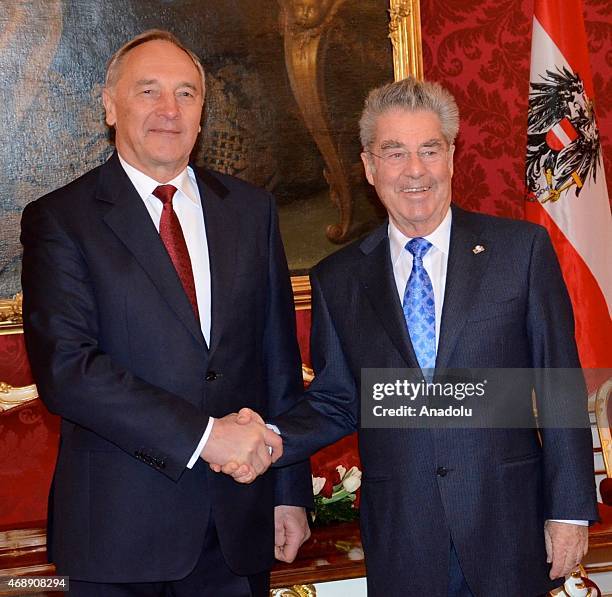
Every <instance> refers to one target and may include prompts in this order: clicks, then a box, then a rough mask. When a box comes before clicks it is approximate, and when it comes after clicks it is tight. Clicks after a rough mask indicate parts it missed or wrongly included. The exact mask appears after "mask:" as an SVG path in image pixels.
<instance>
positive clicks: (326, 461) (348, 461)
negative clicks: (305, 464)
mask: <svg viewBox="0 0 612 597" xmlns="http://www.w3.org/2000/svg"><path fill="white" fill-rule="evenodd" d="M311 466H312V472H313V474H312V492H313V495H314V503H315V510H314V512H313V513H312V520H313V523H314V524H315V525H319V526H323V525H327V524H331V523H334V522H350V521H351V520H355V519H357V518H359V500H360V496H361V490H360V487H361V470H360V462H359V456H358V455H357V441H356V438H355V437H354V436H349V437H347V438H344V439H343V440H340V442H337V443H336V444H334V445H332V446H329V447H328V448H325V449H324V450H321V451H320V452H318V453H317V454H316V455H315V456H313V457H312V459H311Z"/></svg>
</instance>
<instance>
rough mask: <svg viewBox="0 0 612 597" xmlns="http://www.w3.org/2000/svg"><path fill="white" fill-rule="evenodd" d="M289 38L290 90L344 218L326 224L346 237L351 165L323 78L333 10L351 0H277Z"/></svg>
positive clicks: (336, 237)
mask: <svg viewBox="0 0 612 597" xmlns="http://www.w3.org/2000/svg"><path fill="white" fill-rule="evenodd" d="M278 1H279V4H280V7H281V27H282V33H283V36H284V40H285V65H286V67H287V73H288V75H289V82H290V83H291V90H292V91H293V95H294V97H295V100H296V102H297V104H298V106H299V108H300V111H301V113H302V117H303V118H304V122H305V123H306V127H307V128H308V130H309V131H310V134H311V135H312V137H313V139H314V140H315V143H316V144H317V147H318V148H319V151H320V152H321V155H322V156H323V159H324V160H325V164H326V169H325V171H324V175H325V179H326V180H327V182H328V184H329V189H330V196H331V199H332V201H333V202H334V204H335V205H336V207H337V209H338V214H339V218H340V221H339V222H338V223H337V224H330V225H329V226H328V227H327V231H326V234H327V238H329V240H331V241H332V242H343V241H345V240H346V239H347V234H348V231H349V226H350V224H351V218H352V215H353V198H352V195H351V191H350V185H349V168H348V165H347V164H345V163H344V161H343V160H342V157H341V155H340V152H339V151H338V147H337V146H336V143H335V141H334V139H333V137H332V134H331V127H330V126H329V118H328V115H327V110H326V108H325V106H326V105H327V102H326V100H325V90H324V88H323V84H322V79H323V73H324V70H325V55H326V50H327V34H328V33H329V30H330V28H331V26H332V23H333V19H334V16H335V15H336V13H337V12H338V9H339V8H340V7H341V6H342V4H344V2H346V0H278Z"/></svg>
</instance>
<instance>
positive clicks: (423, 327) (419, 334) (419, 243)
mask: <svg viewBox="0 0 612 597" xmlns="http://www.w3.org/2000/svg"><path fill="white" fill-rule="evenodd" d="M431 246H432V245H431V243H430V242H429V241H428V240H425V239H424V238H413V239H412V240H411V241H408V242H407V243H406V247H405V248H406V250H407V251H410V253H412V257H413V260H412V271H411V272H410V278H408V283H407V284H406V291H405V292H404V302H403V303H402V308H403V309H404V318H405V319H406V325H407V326H408V334H409V335H410V340H411V341H412V346H413V348H414V352H415V354H416V358H417V360H418V362H419V365H420V366H421V369H433V368H434V367H435V365H436V305H435V302H434V292H433V286H432V285H431V279H430V278H429V274H428V273H427V271H426V270H425V268H424V267H423V256H424V255H425V253H427V251H429V249H430V248H431ZM428 377H429V375H428Z"/></svg>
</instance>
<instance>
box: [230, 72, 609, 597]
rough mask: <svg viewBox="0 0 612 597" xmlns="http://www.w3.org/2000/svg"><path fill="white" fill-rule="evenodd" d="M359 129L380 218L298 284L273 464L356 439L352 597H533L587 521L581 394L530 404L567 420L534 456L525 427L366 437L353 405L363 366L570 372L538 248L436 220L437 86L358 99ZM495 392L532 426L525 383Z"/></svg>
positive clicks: (569, 342)
mask: <svg viewBox="0 0 612 597" xmlns="http://www.w3.org/2000/svg"><path fill="white" fill-rule="evenodd" d="M360 126H361V140H362V144H363V148H364V150H363V153H362V159H363V163H364V166H365V171H366V176H367V178H368V181H369V182H370V183H371V184H372V185H374V186H375V188H376V191H377V193H378V196H379V197H380V199H381V201H382V203H383V204H384V205H385V207H386V209H387V212H388V215H389V220H388V222H387V223H385V224H384V225H383V226H381V227H380V228H378V229H377V230H375V231H374V232H373V233H372V234H370V235H369V236H368V237H367V238H365V239H364V240H362V241H359V242H356V243H354V244H352V245H351V246H349V247H346V248H345V249H343V250H341V251H338V252H337V253H335V254H334V255H332V256H330V257H328V258H327V259H325V260H324V261H323V262H321V263H320V264H319V265H317V266H316V267H315V268H314V269H313V271H312V273H311V285H312V309H313V327H312V335H311V341H312V346H311V350H312V360H313V366H314V369H315V373H316V377H315V380H314V382H313V383H312V385H311V386H310V389H309V392H308V395H307V399H305V400H304V401H303V402H301V403H300V404H299V405H297V406H296V407H294V408H293V409H292V410H291V411H290V412H289V413H286V414H284V415H282V416H280V417H277V418H275V419H273V423H274V424H276V425H277V426H278V428H279V429H280V432H281V434H282V437H283V442H284V455H283V458H282V459H281V460H280V461H279V463H278V464H283V463H287V462H293V461H295V460H296V459H299V458H302V457H304V456H305V455H306V454H309V453H312V452H314V451H316V450H317V449H319V448H320V447H321V446H323V445H326V444H328V443H330V442H332V441H335V440H336V439H338V438H340V437H341V436H343V435H345V434H347V433H350V432H352V431H354V430H358V431H359V449H360V454H361V461H362V465H363V478H362V481H363V483H362V496H361V528H362V539H363V545H364V550H365V554H366V566H367V576H368V578H367V582H368V594H369V595H374V596H376V595H381V596H382V595H385V596H386V595H392V596H397V597H400V596H404V595H427V596H431V597H447V596H453V597H459V596H461V597H464V596H469V595H475V596H476V597H485V596H486V597H491V596H497V595H499V596H502V595H504V596H505V595H511V596H513V597H514V596H519V595H520V597H534V596H535V595H539V594H541V593H544V592H546V591H548V590H549V589H551V588H552V587H554V586H556V585H559V584H560V583H561V582H562V581H561V579H560V578H559V577H562V576H563V575H564V574H567V573H568V572H569V571H570V570H571V569H572V568H573V567H574V566H575V565H576V564H577V563H578V562H579V561H580V560H581V558H582V557H583V555H584V554H585V553H586V549H587V526H586V525H587V522H588V521H589V520H594V519H596V517H597V510H596V502H595V491H594V476H593V460H592V446H591V437H590V430H589V429H588V428H587V426H588V418H587V417H586V394H585V391H584V385H583V383H582V382H581V381H580V382H579V383H578V386H577V388H578V390H577V392H566V391H565V392H564V391H562V392H560V393H559V395H551V394H554V393H552V392H548V391H546V389H545V388H543V387H539V388H537V390H538V391H537V394H538V395H537V399H538V408H539V410H540V414H543V413H544V414H551V413H552V414H554V413H556V412H557V411H559V412H562V411H564V409H569V410H572V408H573V407H574V406H575V405H576V404H578V408H577V409H576V408H573V410H578V413H579V417H578V427H580V426H582V427H580V428H578V427H576V428H565V429H559V428H551V427H550V426H546V427H543V428H542V429H541V430H540V435H541V441H540V438H539V437H538V433H537V431H536V429H535V428H534V426H533V425H532V426H531V428H528V426H524V427H523V428H518V426H517V427H516V428H513V429H507V428H499V426H498V427H497V428H493V427H490V428H486V429H485V428H478V429H468V428H446V429H444V428H436V429H434V428H426V427H427V424H426V423H424V424H422V425H421V427H422V428H418V429H405V428H404V429H401V428H397V425H395V426H394V425H393V424H391V423H390V424H389V425H388V427H389V428H373V427H372V426H370V427H368V425H369V423H370V422H369V421H366V420H365V418H362V412H363V411H362V410H361V407H362V406H363V403H362V402H361V401H362V400H365V398H360V396H361V391H362V378H361V375H362V369H363V368H379V369H387V370H388V369H400V368H403V369H406V368H412V370H417V371H418V370H419V368H420V369H422V370H423V373H424V374H425V377H427V374H428V372H429V371H430V370H432V369H434V368H435V371H436V373H437V372H438V371H441V370H443V369H445V368H446V369H448V368H454V369H474V368H489V369H497V370H499V369H502V368H514V369H532V368H533V369H538V368H539V369H543V370H544V369H550V368H578V367H579V366H580V365H579V361H578V356H577V351H576V345H575V340H574V323H573V317H572V310H571V305H570V302H569V298H568V294H567V292H566V288H565V285H564V282H563V278H562V275H561V272H560V269H559V265H558V262H557V260H556V258H555V254H554V252H553V249H552V246H551V243H550V240H549V238H548V235H547V234H546V232H545V230H544V229H542V228H541V227H539V226H536V225H533V224H530V223H526V222H522V221H513V220H506V219H501V218H494V217H490V216H485V215H480V214H474V213H468V212H466V211H464V210H462V209H459V208H458V207H456V206H454V205H453V206H451V178H452V174H453V153H454V141H455V137H456V135H457V132H458V129H459V114H458V109H457V106H456V104H455V101H454V99H453V98H452V96H451V95H450V94H449V93H448V92H447V91H446V90H444V89H443V88H442V87H441V86H439V85H437V84H434V83H428V82H418V81H416V80H414V79H410V78H409V79H406V80H404V81H400V82H397V83H393V84H389V85H386V86H384V87H381V88H379V89H376V90H374V91H372V92H371V94H370V95H369V97H368V100H367V101H366V107H365V110H364V113H363V115H362V118H361V123H360ZM508 383H509V384H511V385H512V384H515V385H512V399H513V404H512V408H511V411H513V410H514V409H517V410H521V409H523V410H524V411H527V412H529V413H532V412H533V411H532V406H531V385H528V386H527V387H526V386H524V385H522V386H521V382H519V381H516V382H515V380H514V379H512V378H510V379H509V380H508ZM252 418H254V417H253V416H251V417H249V416H247V415H246V414H245V415H244V416H242V415H241V417H240V420H241V421H245V422H246V421H249V420H251V419H252ZM458 426H459V427H461V425H458ZM392 427H395V428H392ZM223 470H224V471H225V472H231V471H232V470H234V469H232V467H231V466H227V467H225V468H224V469H223ZM234 474H235V475H236V476H237V477H238V478H239V476H240V470H238V471H235V470H234ZM547 562H548V563H551V564H552V567H550V566H548V565H547ZM551 579H557V580H551Z"/></svg>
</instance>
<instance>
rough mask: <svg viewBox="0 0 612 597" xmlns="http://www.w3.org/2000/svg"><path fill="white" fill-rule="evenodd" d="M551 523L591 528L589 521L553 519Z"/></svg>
mask: <svg viewBox="0 0 612 597" xmlns="http://www.w3.org/2000/svg"><path fill="white" fill-rule="evenodd" d="M550 522H562V523H563V524H577V525H578V526H581V527H588V526H589V521H588V520H557V519H556V518H551V519H550Z"/></svg>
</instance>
